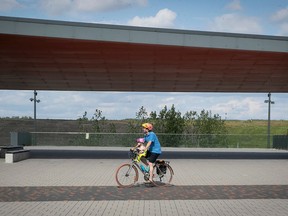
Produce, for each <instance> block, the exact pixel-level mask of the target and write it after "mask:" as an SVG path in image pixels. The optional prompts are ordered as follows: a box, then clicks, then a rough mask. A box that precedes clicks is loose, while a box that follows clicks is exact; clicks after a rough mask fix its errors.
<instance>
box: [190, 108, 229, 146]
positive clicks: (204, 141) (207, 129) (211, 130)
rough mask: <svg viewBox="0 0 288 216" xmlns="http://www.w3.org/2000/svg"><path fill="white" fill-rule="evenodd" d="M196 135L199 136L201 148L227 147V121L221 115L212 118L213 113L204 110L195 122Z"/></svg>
mask: <svg viewBox="0 0 288 216" xmlns="http://www.w3.org/2000/svg"><path fill="white" fill-rule="evenodd" d="M194 128H195V133H196V134H197V135H198V142H199V146H202V147H208V146H209V147H211V146H213V147H217V146H227V143H226V134H227V129H226V126H225V121H224V120H222V119H221V116H219V114H214V115H213V116H212V113H211V111H209V112H208V111H205V110H202V111H201V112H200V115H197V118H196V119H195V121H194Z"/></svg>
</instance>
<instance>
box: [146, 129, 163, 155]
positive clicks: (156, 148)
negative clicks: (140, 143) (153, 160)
mask: <svg viewBox="0 0 288 216" xmlns="http://www.w3.org/2000/svg"><path fill="white" fill-rule="evenodd" d="M144 139H145V142H147V143H148V142H149V141H151V145H150V147H149V151H150V152H153V153H156V154H161V145H160V142H159V140H158V138H157V136H156V134H155V133H154V132H153V131H150V132H149V133H148V134H147V135H145V136H144Z"/></svg>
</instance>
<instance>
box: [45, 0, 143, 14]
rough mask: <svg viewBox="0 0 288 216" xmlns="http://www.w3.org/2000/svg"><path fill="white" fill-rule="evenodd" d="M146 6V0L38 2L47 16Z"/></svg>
mask: <svg viewBox="0 0 288 216" xmlns="http://www.w3.org/2000/svg"><path fill="white" fill-rule="evenodd" d="M146 4H147V0H105V1H103V0H41V2H40V5H41V7H42V9H44V10H45V11H46V12H47V13H49V14H62V13H69V12H102V11H111V10H117V9H121V8H127V7H132V6H145V5H146Z"/></svg>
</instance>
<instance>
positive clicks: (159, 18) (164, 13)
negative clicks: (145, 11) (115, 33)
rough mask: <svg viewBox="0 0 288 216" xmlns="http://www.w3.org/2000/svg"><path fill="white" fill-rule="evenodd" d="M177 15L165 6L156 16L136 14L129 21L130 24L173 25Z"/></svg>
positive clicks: (149, 25)
mask: <svg viewBox="0 0 288 216" xmlns="http://www.w3.org/2000/svg"><path fill="white" fill-rule="evenodd" d="M176 17H177V14H176V13H175V12H173V11H171V10H169V9H167V8H165V9H162V10H160V11H158V13H157V14H156V15H155V16H150V17H139V16H136V17H134V18H133V19H132V20H130V21H129V22H128V25H133V26H148V27H173V26H174V21H175V19H176Z"/></svg>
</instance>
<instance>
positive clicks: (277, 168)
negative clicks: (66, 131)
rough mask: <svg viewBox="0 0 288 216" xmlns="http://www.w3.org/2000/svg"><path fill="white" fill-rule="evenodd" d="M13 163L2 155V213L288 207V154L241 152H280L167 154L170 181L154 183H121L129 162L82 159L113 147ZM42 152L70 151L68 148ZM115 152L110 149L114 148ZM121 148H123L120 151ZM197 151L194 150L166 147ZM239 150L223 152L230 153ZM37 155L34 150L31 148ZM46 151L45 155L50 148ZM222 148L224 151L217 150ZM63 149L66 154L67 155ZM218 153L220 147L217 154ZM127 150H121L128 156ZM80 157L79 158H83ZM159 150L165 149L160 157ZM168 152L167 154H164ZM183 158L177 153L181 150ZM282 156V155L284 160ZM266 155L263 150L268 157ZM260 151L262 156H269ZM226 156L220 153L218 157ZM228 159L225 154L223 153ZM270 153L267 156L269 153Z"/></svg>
mask: <svg viewBox="0 0 288 216" xmlns="http://www.w3.org/2000/svg"><path fill="white" fill-rule="evenodd" d="M30 149H31V153H32V154H31V155H32V157H31V158H30V159H28V160H24V161H21V162H17V163H14V164H6V163H5V160H4V159H0V173H1V178H0V215H1V216H6V215H37V216H38V215H39V216H40V215H163V216H164V215H173V216H174V215H213V216H214V215H261V216H263V215H269V216H271V215H281V216H284V215H285V216H286V215H287V212H288V168H287V167H288V160H287V159H285V157H286V156H287V154H288V152H287V151H276V150H257V149H256V150H247V149H246V150H241V153H245V152H246V153H248V154H251V153H257V154H259V155H261V153H263V155H265V154H267V153H268V154H269V152H271V153H273V154H275V152H276V153H279V154H280V156H279V158H281V159H265V158H264V159H261V157H259V155H258V156H255V159H252V158H251V159H239V157H238V156H236V158H237V159H215V157H214V156H215V155H217V154H218V153H219V150H217V149H216V150H215V149H213V150H211V149H210V150H209V152H214V153H213V154H214V156H213V155H212V156H211V158H212V159H207V158H206V157H205V159H200V158H198V159H191V157H190V158H189V157H186V158H182V159H181V157H179V158H177V157H176V156H175V157H174V158H171V159H169V158H168V159H169V160H170V162H171V166H172V167H173V169H174V172H175V175H174V177H173V181H172V185H170V186H167V187H157V188H156V187H151V186H149V185H147V184H145V182H144V179H143V178H141V176H140V179H139V180H140V181H139V182H138V184H136V185H135V186H134V187H132V188H118V187H117V184H116V181H115V177H114V176H115V171H116V169H117V167H118V166H119V165H120V164H122V163H124V162H128V161H129V160H128V159H124V158H123V159H121V158H118V159H112V158H111V159H106V158H105V159H103V158H101V157H100V156H97V157H91V156H90V157H89V156H88V157H87V158H90V159H86V158H84V156H85V154H83V152H82V154H80V153H81V152H80V151H83V150H85V151H87V150H89V151H90V150H92V151H91V152H94V153H95V154H96V155H97V153H96V152H99V151H100V150H101V151H100V152H101V154H103V152H104V153H105V151H107V152H106V153H107V155H108V154H109V152H111V149H110V148H101V149H99V148H88V147H87V148H83V147H82V148H80V147H79V148H77V147H69V148H68V150H74V151H75V150H76V151H79V155H81V157H78V158H77V157H75V158H66V157H64V156H63V158H61V157H60V155H58V157H57V158H56V157H54V158H51V157H47V155H46V157H44V156H43V158H41V157H40V156H39V155H40V154H39V155H38V157H37V155H35V154H34V155H33V150H39V149H41V150H45V148H44V147H41V148H40V147H39V148H37V147H30ZM46 150H50V151H51V152H52V153H53V150H59V151H67V147H66V148H65V147H61V148H56V149H55V148H53V147H47V149H46ZM113 150H115V148H113ZM116 150H117V151H119V152H122V151H123V152H125V151H127V149H125V148H120V149H117V148H116ZM164 151H166V152H170V153H171V152H176V154H177V152H178V153H179V152H180V153H181V152H186V153H187V151H188V152H189V151H191V153H193V154H195V152H196V153H197V152H199V153H200V154H201V153H203V152H205V151H208V150H199V149H192V150H191V149H190V150H187V149H164ZM238 151H240V150H224V152H226V154H227V155H229V154H233V153H237V152H238ZM35 152H37V151H35ZM51 152H50V153H51ZM221 152H222V151H221ZM66 153H67V152H65V154H66ZM222 153H223V152H222ZM125 154H126V153H125ZM83 155H84V156H83ZM163 155H164V154H163ZM166 155H169V154H166ZM180 155H181V154H180ZM283 155H286V156H284V159H283ZM266 156H267V155H266ZM266 156H265V157H266ZM221 157H223V155H222V156H221ZM228 158H229V157H228ZM268 158H269V157H268Z"/></svg>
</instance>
